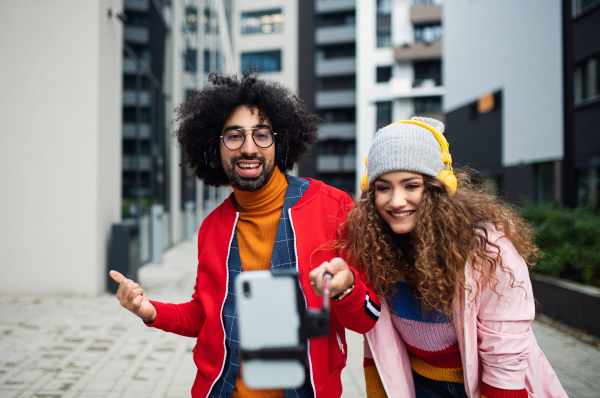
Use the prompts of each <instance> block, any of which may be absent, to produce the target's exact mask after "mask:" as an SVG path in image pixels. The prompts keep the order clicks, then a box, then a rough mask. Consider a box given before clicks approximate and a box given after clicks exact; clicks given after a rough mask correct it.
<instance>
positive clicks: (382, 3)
mask: <svg viewBox="0 0 600 398" xmlns="http://www.w3.org/2000/svg"><path fill="white" fill-rule="evenodd" d="M391 13H392V0H377V15H390V14H391Z"/></svg>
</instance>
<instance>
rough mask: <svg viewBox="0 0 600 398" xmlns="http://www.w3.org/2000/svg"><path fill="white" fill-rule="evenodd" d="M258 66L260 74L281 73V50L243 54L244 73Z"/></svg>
mask: <svg viewBox="0 0 600 398" xmlns="http://www.w3.org/2000/svg"><path fill="white" fill-rule="evenodd" d="M253 66H258V72H279V71H280V70H281V50H273V51H260V52H252V53H242V72H243V71H245V70H248V69H250V68H252V67H253Z"/></svg>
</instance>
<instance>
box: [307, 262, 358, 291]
mask: <svg viewBox="0 0 600 398" xmlns="http://www.w3.org/2000/svg"><path fill="white" fill-rule="evenodd" d="M325 272H329V273H330V274H331V275H333V278H331V283H330V285H329V286H330V293H329V297H334V296H337V295H338V294H340V293H342V292H343V291H345V290H347V289H349V288H351V287H352V286H353V285H354V273H353V272H352V271H351V270H350V268H348V264H347V263H346V262H345V261H344V260H342V259H341V258H339V257H335V258H333V259H332V260H331V261H325V262H324V263H323V264H321V265H320V266H319V267H317V268H315V269H313V270H312V271H310V274H309V275H308V276H309V277H310V284H311V286H312V288H313V290H314V291H315V294H316V295H317V296H319V297H321V296H322V295H323V275H325Z"/></svg>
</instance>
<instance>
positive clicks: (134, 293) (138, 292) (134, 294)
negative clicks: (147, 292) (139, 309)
mask: <svg viewBox="0 0 600 398" xmlns="http://www.w3.org/2000/svg"><path fill="white" fill-rule="evenodd" d="M143 294H144V290H143V289H142V288H141V287H136V288H135V289H132V290H131V292H129V296H127V297H128V298H129V301H135V299H136V298H137V297H138V296H142V295H143Z"/></svg>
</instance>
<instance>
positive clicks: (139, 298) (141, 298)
mask: <svg viewBox="0 0 600 398" xmlns="http://www.w3.org/2000/svg"><path fill="white" fill-rule="evenodd" d="M142 301H144V296H142V295H141V294H140V295H139V296H137V297H136V298H135V299H133V301H132V302H131V304H133V308H134V309H135V310H136V311H137V310H138V309H139V308H140V306H141V305H142Z"/></svg>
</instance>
